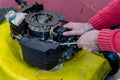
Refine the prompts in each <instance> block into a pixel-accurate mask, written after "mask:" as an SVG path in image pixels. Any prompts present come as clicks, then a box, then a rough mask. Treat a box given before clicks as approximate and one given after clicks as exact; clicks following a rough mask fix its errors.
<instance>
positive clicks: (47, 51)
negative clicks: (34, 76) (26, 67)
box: [8, 3, 79, 70]
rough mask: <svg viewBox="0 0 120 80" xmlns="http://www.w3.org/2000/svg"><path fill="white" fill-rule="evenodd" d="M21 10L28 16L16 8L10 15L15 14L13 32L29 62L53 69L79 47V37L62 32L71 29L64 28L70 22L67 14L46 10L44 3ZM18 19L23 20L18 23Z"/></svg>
mask: <svg viewBox="0 0 120 80" xmlns="http://www.w3.org/2000/svg"><path fill="white" fill-rule="evenodd" d="M18 13H20V14H22V13H23V14H25V16H24V18H22V17H20V16H21V15H19V14H17V13H16V12H14V11H11V12H8V15H9V16H10V14H11V16H10V17H9V20H11V21H10V23H11V32H12V33H11V35H12V37H13V38H15V39H17V40H18V42H19V44H20V45H21V48H22V53H23V59H24V61H25V62H27V63H28V64H30V65H32V66H35V67H36V66H37V67H40V68H42V69H46V70H49V69H51V68H53V67H54V66H56V65H57V64H59V63H62V62H64V61H66V60H68V59H70V58H71V57H73V55H74V54H75V53H76V52H77V51H78V50H79V49H78V47H77V45H76V41H77V36H69V37H65V36H63V35H62V33H63V32H64V31H67V30H68V29H64V28H63V27H62V26H63V25H64V24H66V23H67V21H65V20H64V16H63V15H61V14H59V13H56V12H52V11H45V10H43V5H42V4H38V3H35V4H33V5H32V6H27V7H25V8H23V9H22V10H21V11H20V12H18ZM17 16H18V18H17ZM15 18H17V19H16V21H14V20H15ZM19 18H22V19H19ZM17 20H18V22H21V23H20V24H19V25H18V24H16V23H17ZM19 20H20V21H19ZM21 20H22V21H21Z"/></svg>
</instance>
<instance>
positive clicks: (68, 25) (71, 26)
mask: <svg viewBox="0 0 120 80" xmlns="http://www.w3.org/2000/svg"><path fill="white" fill-rule="evenodd" d="M63 27H64V28H67V29H74V27H75V23H73V22H69V23H67V24H65V25H64V26H63Z"/></svg>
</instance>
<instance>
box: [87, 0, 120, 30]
mask: <svg viewBox="0 0 120 80" xmlns="http://www.w3.org/2000/svg"><path fill="white" fill-rule="evenodd" d="M89 22H90V23H91V24H92V26H93V27H94V28H95V29H98V30H100V29H106V28H111V27H113V26H117V25H119V24H120V0H114V1H113V2H112V3H110V5H109V6H108V7H105V8H104V9H103V10H101V11H100V12H98V14H96V15H95V16H93V17H92V18H91V19H90V20H89Z"/></svg>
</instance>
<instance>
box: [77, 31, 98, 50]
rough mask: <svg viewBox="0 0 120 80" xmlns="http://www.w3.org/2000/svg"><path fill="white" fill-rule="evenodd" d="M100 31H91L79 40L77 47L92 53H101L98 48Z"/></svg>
mask: <svg viewBox="0 0 120 80" xmlns="http://www.w3.org/2000/svg"><path fill="white" fill-rule="evenodd" d="M98 34H99V31H98V30H91V31H88V32H86V33H84V34H83V35H82V36H81V37H80V38H79V40H78V41H77V45H78V47H79V48H81V47H82V48H84V49H86V50H88V51H90V52H97V51H99V46H98V41H97V40H98Z"/></svg>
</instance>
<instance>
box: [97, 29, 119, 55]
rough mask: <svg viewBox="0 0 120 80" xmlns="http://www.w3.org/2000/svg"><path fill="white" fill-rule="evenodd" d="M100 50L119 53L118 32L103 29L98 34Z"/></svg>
mask: <svg viewBox="0 0 120 80" xmlns="http://www.w3.org/2000/svg"><path fill="white" fill-rule="evenodd" d="M98 45H99V47H100V49H102V50H106V51H114V52H118V53H120V30H109V29H103V30H101V31H100V32H99V36H98Z"/></svg>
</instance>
